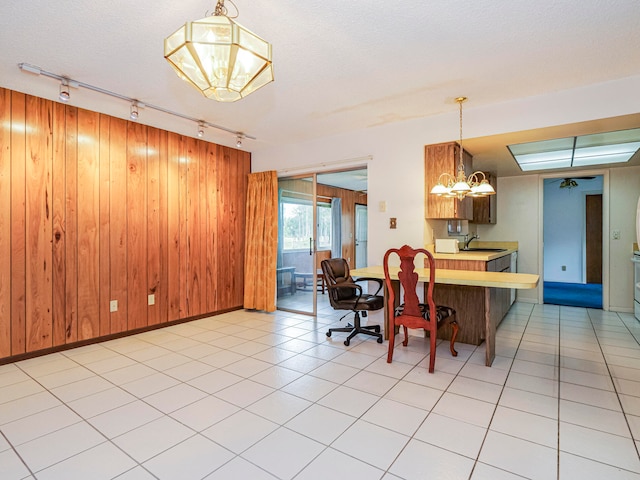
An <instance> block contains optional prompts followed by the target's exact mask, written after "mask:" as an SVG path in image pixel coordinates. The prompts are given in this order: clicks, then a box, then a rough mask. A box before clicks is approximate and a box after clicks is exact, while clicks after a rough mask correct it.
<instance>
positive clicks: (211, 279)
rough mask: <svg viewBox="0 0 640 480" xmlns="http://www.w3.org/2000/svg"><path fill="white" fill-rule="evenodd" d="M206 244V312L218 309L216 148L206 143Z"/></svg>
mask: <svg viewBox="0 0 640 480" xmlns="http://www.w3.org/2000/svg"><path fill="white" fill-rule="evenodd" d="M206 167H207V192H206V194H207V199H206V201H205V205H206V212H207V213H206V215H207V243H206V254H205V255H206V261H207V266H206V270H205V271H206V288H205V291H206V298H207V307H206V308H207V312H214V311H216V310H217V309H218V303H217V296H216V290H217V287H218V282H217V280H218V279H217V271H218V251H217V248H218V148H217V146H216V145H214V144H211V143H207V165H206Z"/></svg>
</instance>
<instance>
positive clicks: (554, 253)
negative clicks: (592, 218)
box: [543, 176, 602, 283]
mask: <svg viewBox="0 0 640 480" xmlns="http://www.w3.org/2000/svg"><path fill="white" fill-rule="evenodd" d="M562 181H563V178H546V179H545V180H544V200H543V203H544V209H543V212H544V219H543V224H544V227H543V229H544V240H543V241H544V280H545V281H547V282H569V283H585V282H586V279H585V275H584V273H585V263H584V260H585V247H586V238H585V228H586V211H585V196H586V195H587V194H601V193H602V177H601V176H597V177H596V178H594V179H591V180H583V179H577V180H576V183H577V184H578V186H577V187H574V188H560V183H561V182H562ZM563 266H564V267H565V270H562V267H563Z"/></svg>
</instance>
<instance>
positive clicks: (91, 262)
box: [77, 109, 100, 340]
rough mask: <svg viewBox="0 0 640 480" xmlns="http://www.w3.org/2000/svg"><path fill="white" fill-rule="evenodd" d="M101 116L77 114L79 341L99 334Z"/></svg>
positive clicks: (93, 113) (89, 113)
mask: <svg viewBox="0 0 640 480" xmlns="http://www.w3.org/2000/svg"><path fill="white" fill-rule="evenodd" d="M99 138H100V132H99V115H98V114H97V113H95V112H89V111H87V110H81V109H80V110H78V185H77V188H78V340H85V339H89V338H95V337H97V336H98V335H99V334H100V312H99V301H100V261H99V258H100V236H99V226H100V169H99V167H100V165H99V155H100V142H99Z"/></svg>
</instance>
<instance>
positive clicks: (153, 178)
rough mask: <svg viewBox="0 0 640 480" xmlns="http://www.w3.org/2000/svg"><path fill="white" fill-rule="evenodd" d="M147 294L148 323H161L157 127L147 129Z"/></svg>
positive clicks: (158, 142) (158, 137) (158, 143)
mask: <svg viewBox="0 0 640 480" xmlns="http://www.w3.org/2000/svg"><path fill="white" fill-rule="evenodd" d="M147 146H148V148H147V203H146V205H147V249H146V250H147V291H146V293H147V295H153V296H154V298H155V303H154V305H148V306H147V323H148V324H149V325H155V324H158V323H160V311H159V308H158V307H159V305H158V304H157V301H158V299H159V294H160V289H159V287H160V274H161V270H160V255H161V251H160V152H159V146H160V135H159V131H158V129H156V128H151V127H149V128H148V131H147Z"/></svg>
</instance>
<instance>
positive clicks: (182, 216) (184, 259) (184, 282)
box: [178, 136, 191, 318]
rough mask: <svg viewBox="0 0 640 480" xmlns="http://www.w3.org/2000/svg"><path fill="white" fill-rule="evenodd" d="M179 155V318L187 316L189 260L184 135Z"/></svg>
mask: <svg viewBox="0 0 640 480" xmlns="http://www.w3.org/2000/svg"><path fill="white" fill-rule="evenodd" d="M180 143H181V149H180V153H181V156H180V158H179V160H178V162H179V163H178V168H179V172H178V182H179V183H178V192H179V195H178V207H179V209H180V210H179V213H178V229H179V237H178V245H179V248H180V255H179V260H180V263H179V267H180V269H179V277H178V278H179V282H180V283H179V287H180V318H187V317H188V313H187V312H188V310H189V308H188V302H187V299H188V295H189V289H188V288H187V287H188V284H189V262H188V252H187V240H188V234H187V233H188V232H187V215H188V211H189V210H188V201H189V197H188V193H189V192H188V169H189V162H190V161H191V159H190V158H189V151H188V148H187V139H186V137H184V136H181V137H180Z"/></svg>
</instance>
